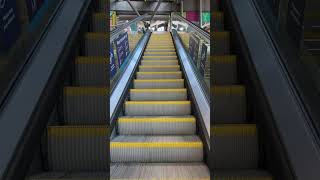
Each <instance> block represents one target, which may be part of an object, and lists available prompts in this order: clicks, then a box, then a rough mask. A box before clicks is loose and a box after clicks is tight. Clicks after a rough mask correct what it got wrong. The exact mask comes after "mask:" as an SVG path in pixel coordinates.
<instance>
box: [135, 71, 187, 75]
mask: <svg viewBox="0 0 320 180" xmlns="http://www.w3.org/2000/svg"><path fill="white" fill-rule="evenodd" d="M137 74H182V72H181V71H174V72H137Z"/></svg>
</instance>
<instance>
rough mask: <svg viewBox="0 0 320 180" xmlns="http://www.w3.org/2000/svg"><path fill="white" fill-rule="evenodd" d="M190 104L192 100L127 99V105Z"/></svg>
mask: <svg viewBox="0 0 320 180" xmlns="http://www.w3.org/2000/svg"><path fill="white" fill-rule="evenodd" d="M163 104H165V105H167V104H169V105H189V104H191V101H126V102H125V105H163Z"/></svg>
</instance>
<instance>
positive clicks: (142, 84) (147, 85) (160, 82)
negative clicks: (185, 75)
mask: <svg viewBox="0 0 320 180" xmlns="http://www.w3.org/2000/svg"><path fill="white" fill-rule="evenodd" d="M133 87H134V88H135V89H165V88H183V87H184V79H135V80H133Z"/></svg>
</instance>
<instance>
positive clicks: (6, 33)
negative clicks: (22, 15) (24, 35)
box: [0, 0, 20, 52]
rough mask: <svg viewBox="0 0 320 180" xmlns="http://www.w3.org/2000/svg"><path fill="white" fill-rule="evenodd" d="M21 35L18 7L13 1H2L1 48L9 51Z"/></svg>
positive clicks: (0, 12) (0, 5)
mask: <svg viewBox="0 0 320 180" xmlns="http://www.w3.org/2000/svg"><path fill="white" fill-rule="evenodd" d="M19 34H20V24H19V19H18V15H17V6H16V3H15V1H13V0H0V47H1V51H2V52H6V51H8V50H9V49H10V48H11V46H12V45H13V43H15V41H16V40H17V38H18V36H19Z"/></svg>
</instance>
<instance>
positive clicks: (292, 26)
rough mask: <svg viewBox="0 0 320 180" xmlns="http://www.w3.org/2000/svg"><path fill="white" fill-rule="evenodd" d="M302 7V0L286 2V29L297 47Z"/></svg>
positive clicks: (299, 40)
mask: <svg viewBox="0 0 320 180" xmlns="http://www.w3.org/2000/svg"><path fill="white" fill-rule="evenodd" d="M304 9H305V1H304V0H290V1H289V3H288V14H287V31H288V34H289V36H290V37H291V38H292V39H293V40H294V42H295V44H296V46H297V47H298V48H300V42H301V38H302V31H303V23H304V22H303V21H304Z"/></svg>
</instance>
